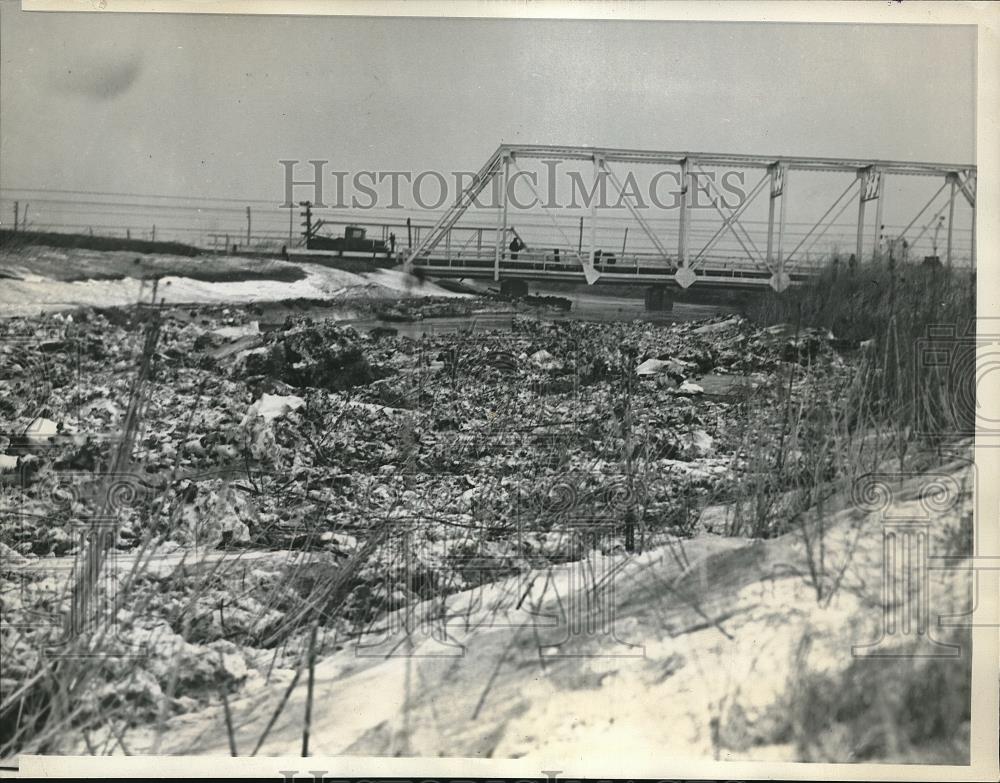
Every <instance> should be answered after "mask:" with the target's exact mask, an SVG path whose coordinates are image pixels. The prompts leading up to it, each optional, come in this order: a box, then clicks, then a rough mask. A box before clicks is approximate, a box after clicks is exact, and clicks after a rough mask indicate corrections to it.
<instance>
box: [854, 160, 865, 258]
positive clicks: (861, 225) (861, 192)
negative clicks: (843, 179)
mask: <svg viewBox="0 0 1000 783" xmlns="http://www.w3.org/2000/svg"><path fill="white" fill-rule="evenodd" d="M858 179H860V180H861V187H859V188H858V242H857V247H856V248H855V250H854V258H855V259H856V260H857V262H858V263H859V264H860V263H861V250H862V244H863V242H864V238H865V204H866V203H867V202H866V201H865V172H864V169H859V170H858Z"/></svg>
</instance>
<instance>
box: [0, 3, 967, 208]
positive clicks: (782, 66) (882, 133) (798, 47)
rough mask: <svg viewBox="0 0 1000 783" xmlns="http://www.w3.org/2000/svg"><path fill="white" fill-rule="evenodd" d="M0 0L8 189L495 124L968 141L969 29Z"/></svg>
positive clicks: (173, 178) (725, 139)
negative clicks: (121, 7)
mask: <svg viewBox="0 0 1000 783" xmlns="http://www.w3.org/2000/svg"><path fill="white" fill-rule="evenodd" d="M0 9H2V10H0V29H2V33H0V45H2V49H0V50H2V58H3V62H2V65H3V67H2V71H0V106H2V115H3V116H2V127H0V154H2V160H0V163H2V172H0V176H2V184H3V186H4V187H7V188H13V187H21V188H26V187H39V188H68V189H87V190H94V191H128V192H133V191H134V192H141V193H158V194H159V193H162V194H177V195H181V194H193V195H197V196H217V197H238V198H266V199H270V198H274V197H277V198H278V199H279V200H280V197H281V193H280V186H281V172H280V169H279V167H278V165H277V163H276V161H277V160H278V159H280V158H297V159H303V160H305V159H308V158H312V157H317V158H323V159H328V160H330V161H331V166H332V167H334V168H338V167H339V168H344V169H352V170H357V169H361V168H368V169H411V170H417V171H419V170H424V169H431V168H439V169H441V170H445V171H454V170H476V169H478V168H479V166H480V165H481V164H482V162H484V160H485V159H486V158H487V157H488V156H489V154H490V153H491V152H492V151H493V150H494V149H495V148H496V146H497V144H498V143H500V142H501V141H507V142H534V143H549V144H587V145H605V146H616V147H635V148H649V149H667V150H694V151H706V152H741V153H760V154H774V155H805V156H808V155H816V156H831V157H839V156H845V157H860V158H892V159H903V160H927V161H935V162H936V161H941V162H957V163H967V162H973V161H974V152H975V142H974V127H975V119H974V105H975V100H974V95H975V93H974V68H975V34H974V29H973V28H971V27H965V28H962V27H940V26H935V27H929V26H927V27H919V26H906V27H903V26H891V27H890V26H853V25H836V26H819V25H791V24H782V25H764V24H760V25H748V24H735V23H734V24H697V23H676V22H653V23H649V22H644V23H630V22H600V21H598V22H593V21H581V22H566V21H551V22H549V21H545V22H538V21H530V22H529V21H486V20H482V21H481V20H432V19H401V20H395V19H364V18H340V19H338V18H331V17H325V18H313V19H309V18H273V17H272V18H265V17H235V18H232V17H230V18H227V17H220V16H197V17H194V16H187V17H185V16H172V15H160V14H158V15H155V16H154V15H151V14H149V15H125V14H85V15H84V14H80V15H70V14H53V13H25V12H21V11H19V10H18V7H17V5H15V4H13V3H7V2H2V3H0Z"/></svg>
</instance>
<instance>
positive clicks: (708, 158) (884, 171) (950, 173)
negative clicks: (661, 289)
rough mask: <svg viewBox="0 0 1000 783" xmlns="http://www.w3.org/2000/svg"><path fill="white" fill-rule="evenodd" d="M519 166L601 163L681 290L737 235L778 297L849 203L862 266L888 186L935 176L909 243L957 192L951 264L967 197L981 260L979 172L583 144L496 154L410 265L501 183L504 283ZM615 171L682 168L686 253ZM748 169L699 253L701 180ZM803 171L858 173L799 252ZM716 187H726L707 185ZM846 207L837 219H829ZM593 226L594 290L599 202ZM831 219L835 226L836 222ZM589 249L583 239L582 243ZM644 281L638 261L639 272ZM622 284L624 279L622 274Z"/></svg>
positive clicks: (522, 147) (681, 227)
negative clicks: (745, 220) (746, 187)
mask: <svg viewBox="0 0 1000 783" xmlns="http://www.w3.org/2000/svg"><path fill="white" fill-rule="evenodd" d="M518 159H537V160H545V161H589V162H592V163H593V185H594V188H595V189H596V188H597V185H598V180H599V178H600V177H602V176H603V177H606V178H607V179H608V180H609V181H610V182H611V183H612V185H613V186H614V187H615V188H617V190H618V192H619V195H620V197H621V198H622V199H623V201H624V204H625V206H626V207H627V208H628V210H629V212H630V213H631V215H632V217H633V218H634V219H635V220H636V222H637V223H638V224H639V226H640V228H641V229H642V231H643V232H644V233H645V235H646V237H647V238H648V239H649V241H650V242H651V243H652V245H653V247H654V248H656V254H657V256H658V257H659V260H660V261H661V262H662V263H663V264H664V266H663V274H662V277H663V279H664V280H667V279H670V278H672V279H673V280H674V281H675V282H676V283H677V284H678V285H680V286H681V287H683V288H687V287H689V286H690V285H692V284H693V283H694V282H696V281H697V280H698V279H699V278H700V275H699V274H698V271H699V267H701V266H702V265H703V264H704V259H705V258H706V254H707V253H708V251H710V250H711V248H712V247H713V246H714V245H715V243H716V242H718V241H719V239H720V238H721V237H722V236H723V235H724V234H725V233H726V232H727V231H728V232H729V233H731V234H732V236H733V237H735V239H736V240H737V242H738V244H739V246H740V247H741V248H742V251H743V253H745V255H746V258H747V260H748V261H750V262H751V263H753V264H755V265H760V264H762V265H763V266H764V267H766V269H767V271H768V272H769V273H770V276H769V277H765V278H764V279H762V280H761V282H762V283H767V284H770V286H771V287H772V288H774V289H775V290H776V291H782V290H784V289H785V288H787V287H788V285H789V284H790V283H791V282H792V277H791V275H792V273H793V272H795V271H796V256H797V253H798V251H799V249H801V248H802V247H803V246H804V245H805V243H806V241H807V240H810V239H811V240H812V243H813V244H815V242H816V241H817V240H818V239H819V238H820V237H821V236H822V235H823V234H824V233H825V232H826V230H827V229H829V228H830V226H831V225H833V222H834V221H835V220H836V219H837V217H838V216H839V215H840V214H842V213H843V211H844V209H845V208H847V207H848V206H849V204H850V200H851V198H856V200H857V222H856V230H857V241H856V247H855V256H856V258H857V259H858V260H861V259H862V258H863V257H864V255H865V225H866V219H867V216H868V210H869V205H872V202H874V204H873V205H872V206H873V207H874V209H875V226H876V227H879V226H880V225H881V222H882V207H883V193H884V191H885V183H886V179H887V178H888V177H890V176H893V177H894V176H907V177H914V176H916V177H931V178H936V179H940V180H941V186H940V188H939V189H938V190H937V192H936V193H935V194H934V195H933V196H932V197H931V198H930V199H929V200H928V201H927V203H926V204H925V205H924V207H923V208H922V209H921V210H920V211H919V212H918V213H917V214H916V215H915V216H914V217H913V219H912V220H911V221H910V222H909V224H908V225H907V226H906V228H905V229H904V230H903V232H902V234H901V235H900V236H899V237H897V239H898V240H900V239H903V238H904V237H905V236H906V234H907V232H909V231H910V229H912V228H913V226H914V225H915V224H916V222H917V221H918V220H919V219H920V217H921V216H922V215H923V214H925V213H926V211H927V210H928V209H929V208H930V207H931V205H932V204H933V203H934V202H935V201H936V200H937V198H938V196H939V195H940V194H941V193H942V192H943V191H944V190H945V189H948V191H949V192H948V196H947V201H946V208H947V212H948V223H947V235H946V242H945V261H946V263H947V264H948V265H950V264H951V262H952V254H953V236H954V230H953V225H954V213H955V202H956V199H957V198H958V196H959V195H961V196H962V197H963V198H964V199H965V200H966V201H967V202H968V204H969V206H970V207H971V210H972V240H971V242H972V259H973V263H975V226H976V223H975V220H976V218H975V215H976V167H975V166H972V165H955V164H947V163H917V162H905V161H890V160H859V159H846V158H805V157H770V156H760V155H736V154H717V153H698V152H662V151H648V150H627V149H611V148H598V147H583V146H550V145H527V144H501V145H500V146H499V147H498V148H497V149H496V151H495V152H494V153H493V154H492V155H491V156H490V157H489V159H488V160H487V161H486V163H485V164H484V165H483V167H482V168H481V169H480V170H479V171H478V172H477V173H476V175H475V177H474V178H473V179H472V181H471V183H470V184H469V185H468V186H467V187H466V188H465V189H464V190H463V191H462V192H461V193H460V194H459V196H458V198H457V199H456V200H455V202H454V203H453V204H452V205H451V206H450V207H449V208H448V209H447V210H446V211H445V212H444V214H443V215H442V216H441V217H440V219H439V220H438V221H437V222H436V223H435V224H434V226H433V227H432V228H431V229H430V230H429V231H427V232H426V233H424V235H423V237H422V238H421V239H420V240H419V241H418V242H417V244H416V245H415V246H414V247H413V248H412V249H411V252H410V253H409V255H408V256H407V258H406V266H407V268H410V267H412V265H413V264H414V263H420V264H427V265H428V266H431V267H432V266H433V260H432V259H433V254H434V251H435V249H436V248H437V247H438V246H439V245H440V243H441V242H442V241H445V242H446V244H449V243H450V232H451V231H452V229H453V228H455V226H456V224H457V223H458V221H459V219H460V218H461V217H462V216H463V215H464V214H465V213H466V211H467V210H468V209H469V207H470V206H472V205H473V204H474V203H475V201H476V199H477V197H478V196H479V195H480V194H481V193H482V192H483V191H484V190H485V189H486V188H487V187H488V186H490V185H493V186H494V187H495V186H496V184H499V193H500V194H501V199H500V203H499V205H498V206H499V208H498V215H497V227H496V237H495V241H494V243H493V248H492V255H493V279H494V280H499V279H500V273H501V259H502V258H503V257H504V246H505V241H506V237H507V236H508V232H509V231H510V230H511V227H510V226H509V224H508V218H509V193H508V183H509V182H510V176H511V168H512V167H514V168H516V167H517V160H518ZM614 164H650V165H655V166H661V167H673V168H676V169H677V171H678V174H679V177H678V180H679V182H680V204H679V210H678V223H677V237H678V242H677V250H676V253H675V254H673V255H671V253H670V252H669V251H668V250H667V248H666V247H665V246H664V244H663V241H662V239H661V237H660V236H659V235H658V234H657V232H656V231H655V230H654V229H653V228H652V227H651V226H650V225H649V223H648V222H647V221H646V220H644V219H643V217H642V215H641V214H640V212H639V211H638V210H637V209H636V205H635V204H633V203H632V202H631V201H630V200H628V199H625V198H624V195H625V194H624V190H623V185H622V181H621V179H620V178H619V177H618V175H617V173H616V171H615V169H614V167H613V166H614ZM720 168H725V169H749V170H757V171H759V172H761V177H760V179H759V181H758V182H757V183H756V184H755V185H754V187H753V188H752V189H751V190H750V192H749V193H748V194H747V197H746V198H745V199H744V200H743V202H742V203H741V204H739V205H738V206H736V207H735V208H729V207H728V206H727V205H725V204H724V203H721V204H720V203H718V200H715V201H714V203H713V206H714V207H715V209H716V210H717V211H718V213H719V215H720V217H721V218H722V225H721V226H720V227H719V229H718V230H717V231H716V232H715V234H714V235H713V236H712V238H711V239H710V240H709V241H708V243H707V244H706V245H705V246H704V247H702V248H701V250H700V251H698V252H697V253H692V247H691V231H690V223H691V203H692V190H693V187H692V186H694V187H697V177H699V176H700V175H705V174H707V170H710V169H720ZM795 171H809V172H833V173H836V172H840V173H843V172H847V173H853V174H854V175H855V176H854V178H853V179H852V180H851V182H850V183H849V185H848V187H847V188H845V189H844V191H843V192H841V194H840V195H839V196H838V197H837V199H836V200H835V201H834V202H833V203H832V204H831V205H830V206H829V208H828V209H827V210H826V212H824V213H823V215H822V217H820V218H819V220H817V221H816V222H815V223H814V224H813V225H812V227H811V228H810V229H809V230H808V231H807V232H806V234H805V236H804V237H802V239H801V241H800V242H799V243H798V244H797V246H796V247H795V248H794V249H792V250H791V251H786V242H787V240H788V236H787V235H786V213H787V203H788V200H789V198H790V194H792V193H794V189H793V188H791V187H790V184H791V182H792V181H793V178H792V177H791V173H792V172H795ZM708 182H709V185H710V188H715V189H716V194H717V195H719V196H721V193H719V192H718V188H717V186H715V185H714V182H713V181H712V180H711V179H708ZM765 191H767V193H768V199H769V203H768V217H767V241H766V249H765V250H764V251H761V250H760V249H758V248H757V247H756V245H755V244H754V243H753V240H752V239H751V238H750V235H749V232H748V231H747V229H746V227H745V226H744V225H743V224H742V223H741V222H740V219H741V216H742V215H743V214H744V213H745V211H746V209H747V208H748V207H749V206H750V205H751V204H752V203H754V201H755V200H756V199H757V198H758V197H759V196H760V195H761V194H762V193H764V192H765ZM838 207H839V208H840V212H838V213H837V214H836V215H834V217H833V218H832V219H830V216H831V214H832V213H834V211H835V210H837V209H838ZM590 208H591V221H590V237H589V245H588V248H587V249H586V251H585V252H580V253H574V254H575V255H577V257H578V260H579V262H580V265H581V267H582V269H583V273H584V275H585V277H586V280H587V282H588V283H594V282H596V280H597V279H599V278H600V276H601V273H600V272H599V271H597V269H596V268H595V261H596V260H597V259H596V258H595V255H599V251H598V249H597V246H596V245H597V243H596V238H595V233H594V231H595V224H596V208H597V204H596V201H592V203H591V207H590ZM828 219H829V220H828ZM878 244H879V237H878V232H877V231H876V232H875V240H874V243H873V246H872V251H871V252H872V254H873V255H874V254H875V253H876V252H878V249H879V248H878ZM581 248H582V241H581ZM636 272H637V274H638V262H637V266H636ZM616 277H617V275H616Z"/></svg>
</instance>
